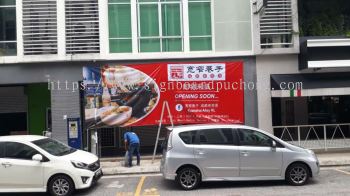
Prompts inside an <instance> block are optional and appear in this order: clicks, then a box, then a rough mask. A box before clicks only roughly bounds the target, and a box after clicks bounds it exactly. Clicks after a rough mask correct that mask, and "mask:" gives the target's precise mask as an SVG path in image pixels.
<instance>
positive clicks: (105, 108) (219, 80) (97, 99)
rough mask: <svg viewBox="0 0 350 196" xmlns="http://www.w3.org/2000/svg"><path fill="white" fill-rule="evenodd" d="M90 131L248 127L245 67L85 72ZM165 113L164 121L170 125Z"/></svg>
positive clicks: (209, 64) (159, 65)
mask: <svg viewBox="0 0 350 196" xmlns="http://www.w3.org/2000/svg"><path fill="white" fill-rule="evenodd" d="M83 75H84V87H85V98H86V104H85V121H86V123H87V124H88V126H90V127H91V126H99V127H106V126H107V127H108V126H144V125H157V124H158V123H159V120H160V116H161V112H162V107H163V104H164V103H165V102H168V104H169V108H170V113H171V114H172V120H173V122H174V124H204V123H205V124H206V123H244V88H243V86H242V84H243V62H242V61H235V62H195V63H193V62H190V63H186V62H185V63H150V64H133V65H105V66H102V67H84V74H83ZM167 114H168V113H167V111H166V112H165V115H164V119H163V122H162V123H164V124H170V119H169V116H168V115H167Z"/></svg>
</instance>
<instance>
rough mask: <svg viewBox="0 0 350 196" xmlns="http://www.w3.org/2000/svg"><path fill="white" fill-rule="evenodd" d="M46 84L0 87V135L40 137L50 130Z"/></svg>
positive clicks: (48, 94) (48, 97)
mask: <svg viewBox="0 0 350 196" xmlns="http://www.w3.org/2000/svg"><path fill="white" fill-rule="evenodd" d="M50 107H51V95H50V91H49V90H48V88H47V84H46V83H38V84H23V85H11V86H0V135H1V136H4V135H25V134H31V135H42V133H43V131H45V130H47V129H49V128H51V109H50Z"/></svg>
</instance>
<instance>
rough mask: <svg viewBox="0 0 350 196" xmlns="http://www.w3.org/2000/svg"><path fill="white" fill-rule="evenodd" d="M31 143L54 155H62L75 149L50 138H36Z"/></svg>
mask: <svg viewBox="0 0 350 196" xmlns="http://www.w3.org/2000/svg"><path fill="white" fill-rule="evenodd" d="M33 143H34V144H35V145H37V146H39V147H40V148H42V149H43V150H45V151H46V152H48V153H50V154H52V155H54V156H63V155H67V154H71V153H73V152H75V151H76V149H74V148H71V147H69V146H67V145H65V144H63V143H61V142H58V141H56V140H53V139H50V138H46V139H41V140H37V141H34V142H33Z"/></svg>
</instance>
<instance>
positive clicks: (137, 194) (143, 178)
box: [134, 176, 146, 196]
mask: <svg viewBox="0 0 350 196" xmlns="http://www.w3.org/2000/svg"><path fill="white" fill-rule="evenodd" d="M145 179H146V176H142V177H141V179H140V182H139V184H138V185H137V188H136V191H135V194H134V196H140V193H141V190H142V186H143V183H144V182H145Z"/></svg>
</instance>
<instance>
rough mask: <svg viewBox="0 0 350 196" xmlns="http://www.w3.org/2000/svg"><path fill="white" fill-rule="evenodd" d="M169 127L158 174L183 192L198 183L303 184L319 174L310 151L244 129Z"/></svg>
mask: <svg viewBox="0 0 350 196" xmlns="http://www.w3.org/2000/svg"><path fill="white" fill-rule="evenodd" d="M168 129H170V133H169V135H168V139H167V140H166V141H165V145H164V146H165V147H164V150H163V157H162V161H161V166H160V167H161V168H160V170H161V172H162V174H163V177H164V178H165V179H168V180H175V181H176V182H177V183H178V184H179V185H180V186H181V187H182V188H183V189H185V190H191V189H194V188H196V187H197V186H198V185H199V184H200V182H201V181H224V180H229V181H247V180H286V181H287V182H289V183H290V184H291V185H296V186H300V185H304V184H306V183H307V182H308V180H309V178H310V177H316V176H317V175H318V173H319V171H320V170H319V162H318V159H317V157H316V155H315V154H314V152H313V151H311V150H307V149H303V148H300V147H297V146H294V145H291V144H288V143H286V142H284V141H282V140H280V139H278V138H277V137H275V136H273V135H271V134H269V133H267V132H264V131H262V130H259V129H256V128H253V127H248V126H244V125H217V124H216V125H187V126H178V127H173V128H168Z"/></svg>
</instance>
